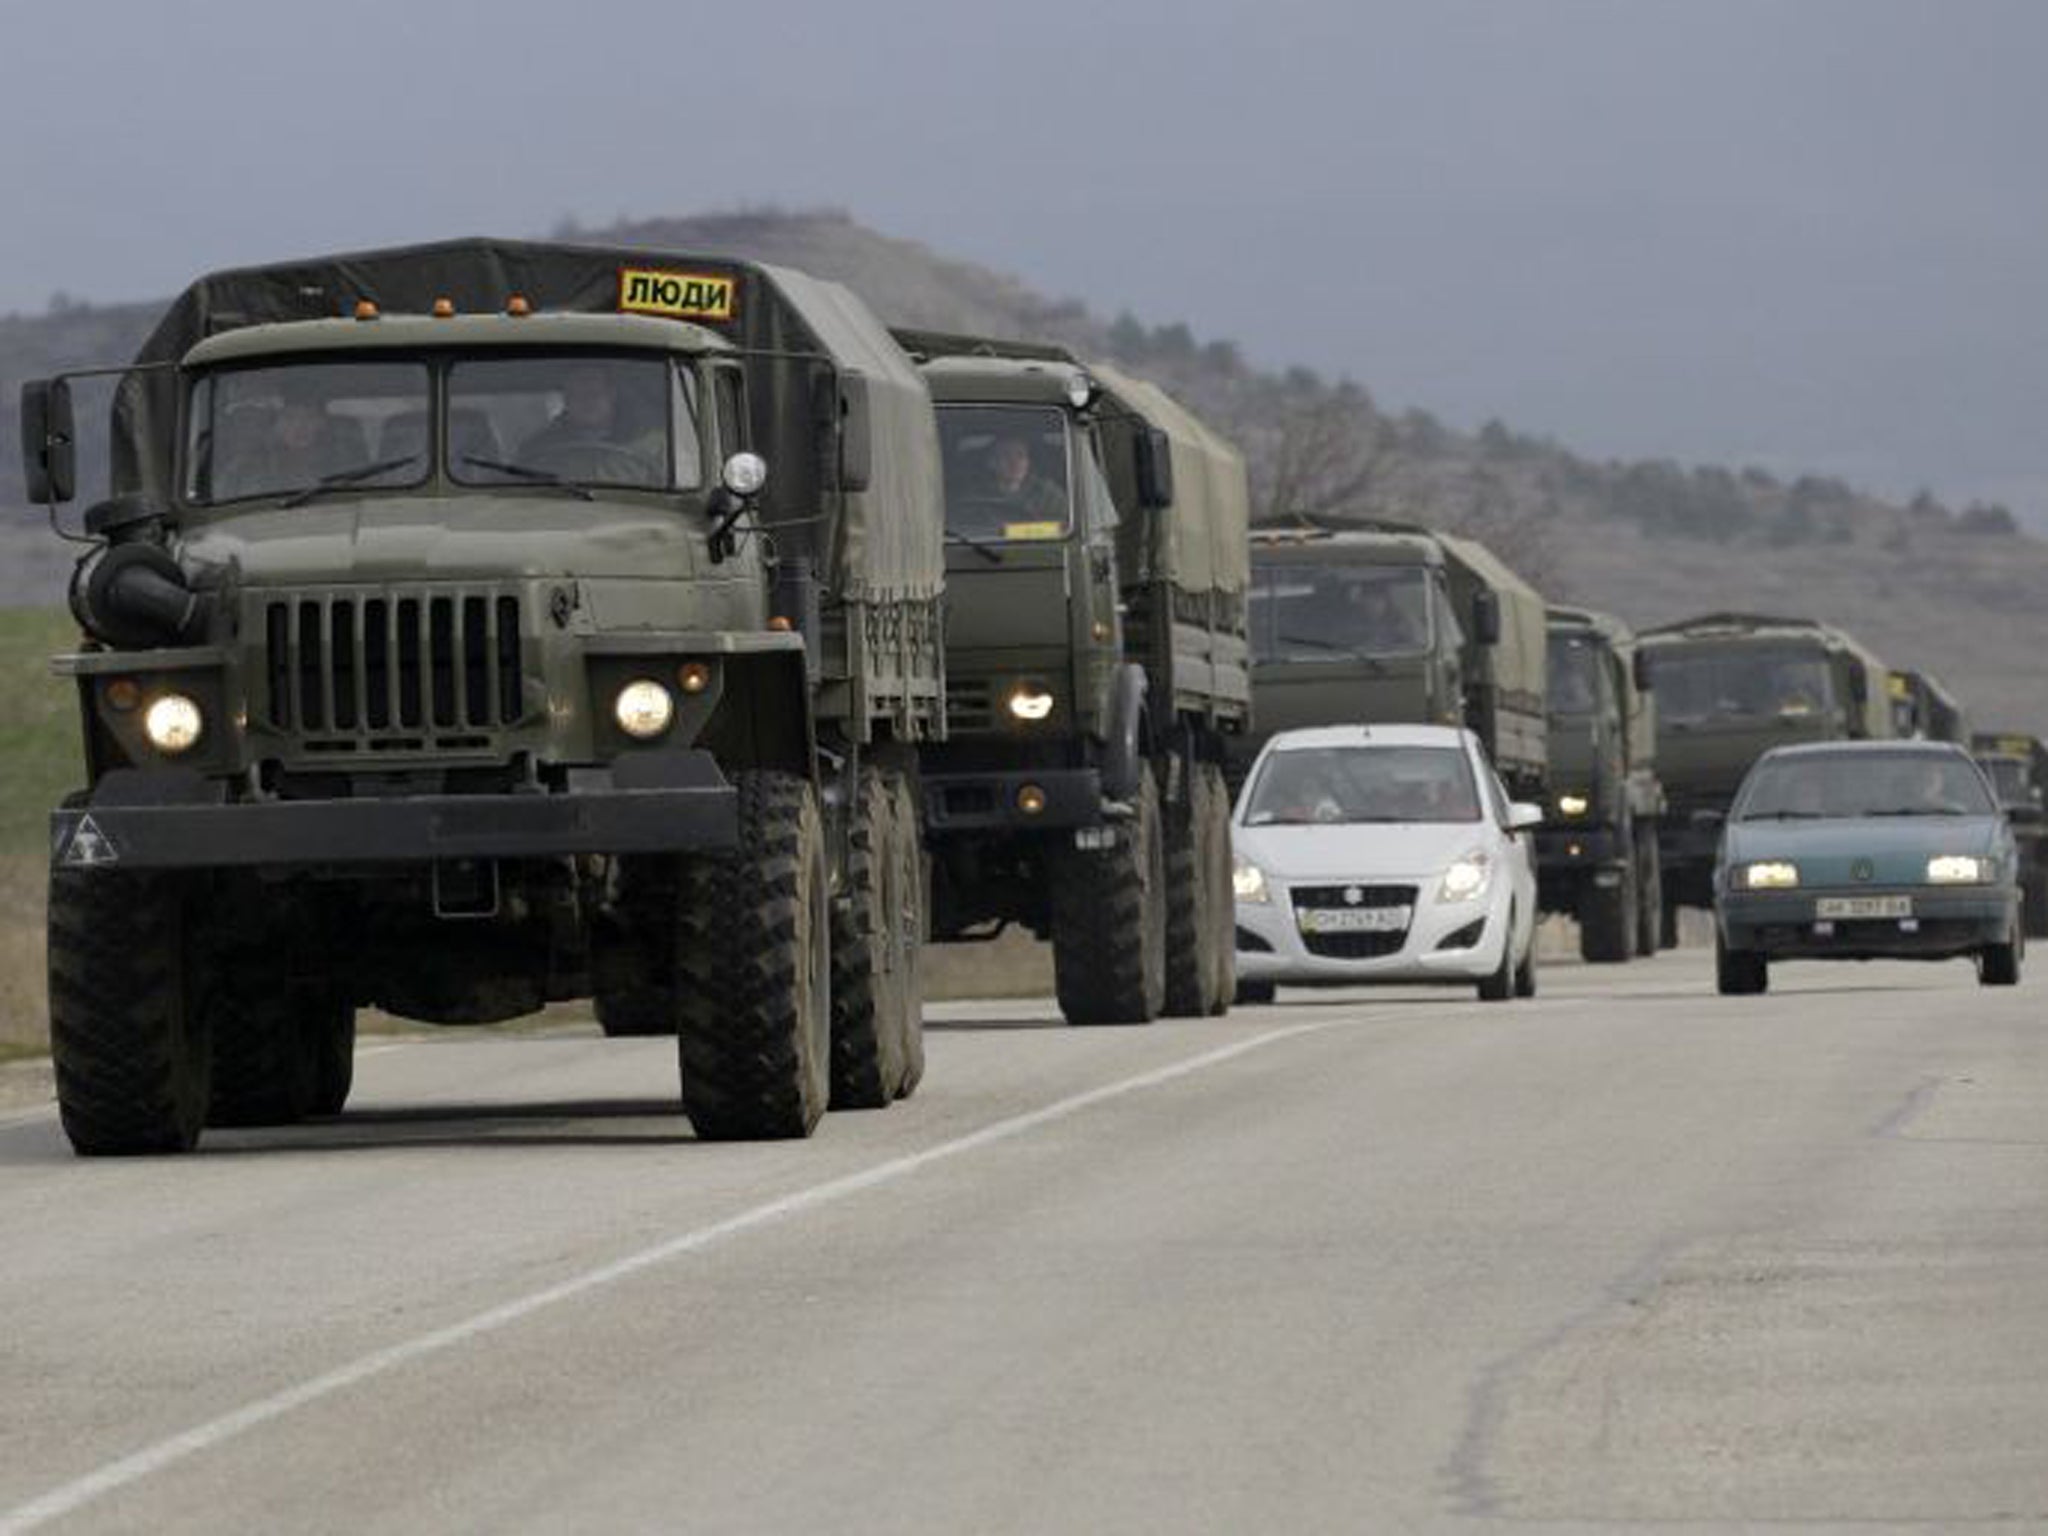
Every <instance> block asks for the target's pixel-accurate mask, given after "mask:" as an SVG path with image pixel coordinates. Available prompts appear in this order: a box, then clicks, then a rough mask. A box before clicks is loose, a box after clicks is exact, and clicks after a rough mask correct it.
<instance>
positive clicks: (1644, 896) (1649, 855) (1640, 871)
mask: <svg viewBox="0 0 2048 1536" xmlns="http://www.w3.org/2000/svg"><path fill="white" fill-rule="evenodd" d="M1636 862H1637V866H1638V868H1637V871H1636V953H1637V954H1638V955H1641V956H1643V957H1645V958H1648V957H1649V956H1651V955H1654V954H1656V953H1657V951H1658V950H1659V949H1660V948H1662V947H1663V946H1662V945H1661V943H1660V942H1659V941H1660V940H1661V939H1662V938H1663V937H1664V932H1663V929H1664V922H1663V915H1664V861H1663V858H1662V856H1661V855H1660V854H1659V853H1658V852H1657V837H1656V834H1655V832H1654V831H1646V830H1645V829H1644V828H1642V827H1641V826H1638V827H1637V828H1636Z"/></svg>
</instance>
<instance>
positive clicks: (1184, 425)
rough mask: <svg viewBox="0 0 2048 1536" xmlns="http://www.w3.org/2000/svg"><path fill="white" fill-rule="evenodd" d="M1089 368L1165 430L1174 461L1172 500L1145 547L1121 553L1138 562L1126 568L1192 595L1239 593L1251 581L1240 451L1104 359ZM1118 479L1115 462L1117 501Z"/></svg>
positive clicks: (1247, 509)
mask: <svg viewBox="0 0 2048 1536" xmlns="http://www.w3.org/2000/svg"><path fill="white" fill-rule="evenodd" d="M1087 367H1088V370H1089V372H1090V373H1092V374H1094V375H1095V376H1096V377H1097V378H1098V379H1100V380H1101V381H1102V383H1103V385H1104V387H1105V388H1106V389H1107V390H1108V391H1109V393H1110V394H1111V396H1112V397H1113V398H1114V399H1115V400H1116V401H1117V402H1119V403H1120V404H1122V405H1123V406H1124V407H1125V408H1126V409H1127V410H1129V411H1131V412H1133V413H1135V414H1136V415H1137V416H1139V417H1142V418H1143V419H1144V421H1145V422H1146V424H1148V425H1150V426H1153V427H1156V428H1158V429H1159V430H1160V431H1161V432H1164V433H1165V434H1166V437H1167V441H1168V443H1169V444H1170V451H1171V454H1172V458H1173V505H1172V506H1171V507H1170V508H1168V509H1167V514H1166V516H1165V517H1164V518H1161V519H1159V520H1158V522H1159V525H1160V526H1158V527H1157V528H1155V529H1153V530H1151V535H1152V536H1151V540H1150V547H1149V548H1147V549H1144V550H1128V549H1127V550H1125V551H1124V553H1125V554H1126V555H1127V556H1130V555H1135V556H1136V557H1137V559H1138V562H1139V563H1137V564H1136V565H1135V566H1127V570H1131V571H1138V572H1144V573H1147V574H1149V575H1150V576H1151V577H1153V578H1154V579H1165V580H1168V581H1171V582H1172V583H1173V584H1174V585H1175V586H1178V587H1181V588H1184V589H1186V590H1188V591H1191V592H1224V593H1233V594H1234V593H1241V592H1243V591H1244V590H1245V588H1246V587H1247V586H1249V585H1250V583H1251V549H1250V545H1249V543H1248V542H1247V539H1248V534H1249V532H1250V527H1251V489H1250V486H1249V484H1248V482H1247V481H1246V478H1245V468H1244V456H1243V455H1242V454H1240V453H1239V452H1238V451H1237V449H1236V448H1234V447H1232V446H1231V444H1230V443H1229V442H1227V441H1226V440H1225V439H1223V438H1222V437H1220V436H1218V435H1217V434H1216V433H1215V432H1213V431H1211V430H1210V429H1209V428H1208V427H1207V426H1206V425H1204V424H1203V423H1202V421H1201V420H1200V419H1199V418H1198V417H1196V416H1195V414H1194V413H1193V412H1192V411H1190V410H1188V409H1187V407H1185V406H1184V405H1182V404H1181V403H1180V402H1179V401H1178V400H1176V399H1174V398H1173V396H1171V395H1169V394H1168V393H1167V392H1166V391H1165V390H1163V389H1161V388H1160V387H1159V386H1158V385H1156V384H1154V383H1152V382H1150V381H1149V380H1146V379H1141V378H1138V377H1136V376H1135V375H1132V374H1128V373H1125V372H1124V371H1123V370H1121V369H1119V368H1115V367H1112V366H1110V365H1109V364H1107V363H1089V364H1088V365H1087ZM1118 457H1119V458H1121V457H1122V455H1121V454H1119V455H1118ZM1118 480H1119V476H1118V474H1117V472H1116V468H1115V467H1113V468H1112V472H1111V481H1112V484H1113V485H1115V486H1116V488H1117V490H1118V499H1119V502H1121V501H1122V500H1123V490H1122V486H1121V485H1120V484H1118V483H1117V482H1118Z"/></svg>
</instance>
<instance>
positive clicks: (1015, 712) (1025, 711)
mask: <svg viewBox="0 0 2048 1536" xmlns="http://www.w3.org/2000/svg"><path fill="white" fill-rule="evenodd" d="M1052 706H1053V695H1052V690H1051V689H1050V688H1047V687H1046V686H1044V685H1043V684H1042V683H1019V684H1018V685H1017V686H1016V687H1014V688H1012V689H1011V690H1010V699H1009V708H1010V713H1011V715H1012V716H1014V717H1015V718H1016V719H1019V720H1025V721H1033V720H1043V719H1044V718H1045V717H1046V716H1047V715H1049V714H1051V713H1052Z"/></svg>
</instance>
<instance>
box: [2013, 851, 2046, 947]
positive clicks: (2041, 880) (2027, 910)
mask: <svg viewBox="0 0 2048 1536" xmlns="http://www.w3.org/2000/svg"><path fill="white" fill-rule="evenodd" d="M2020 898H2021V903H2022V904H2021V907H2020V914H2021V918H2022V921H2023V922H2024V923H2025V925H2026V933H2027V937H2028V938H2030V939H2048V869H2043V868H2041V867H2039V866H2036V867H2035V868H2033V869H2030V870H2028V871H2027V876H2026V880H2025V881H2024V882H2023V883H2022V884H2021V886H2020Z"/></svg>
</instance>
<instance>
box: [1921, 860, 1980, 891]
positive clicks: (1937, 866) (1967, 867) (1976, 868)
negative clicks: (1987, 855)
mask: <svg viewBox="0 0 2048 1536" xmlns="http://www.w3.org/2000/svg"><path fill="white" fill-rule="evenodd" d="M1991 869H1992V861H1991V860H1989V859H1979V858H1973V857H1971V856H1970V855H1969V854H1967V853H1944V854H1937V855H1936V856H1935V857H1934V858H1931V859H1929V860H1928V861H1927V883H1928V884H1929V885H1982V884H1983V883H1984V882H1985V881H1987V880H1989V879H1990V878H1991Z"/></svg>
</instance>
